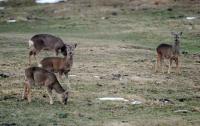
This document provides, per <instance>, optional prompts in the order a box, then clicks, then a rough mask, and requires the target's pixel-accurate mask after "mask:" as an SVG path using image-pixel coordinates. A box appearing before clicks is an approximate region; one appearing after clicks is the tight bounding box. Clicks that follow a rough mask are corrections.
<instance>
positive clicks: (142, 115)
mask: <svg viewBox="0 0 200 126" xmlns="http://www.w3.org/2000/svg"><path fill="white" fill-rule="evenodd" d="M10 1H11V2H10V3H9V4H5V3H4V4H2V5H1V4H0V5H1V6H5V9H4V10H0V72H1V73H8V74H9V75H10V77H8V78H4V77H0V125H2V126H14V125H17V126H21V125H24V126H32V125H33V126H43V125H44V126H46V125H50V126H51V125H58V126H60V125H61V126H62V125H64V126H199V124H200V78H199V77H200V33H199V30H200V19H199V18H197V19H194V20H187V19H186V17H193V16H194V17H200V9H199V8H200V3H199V2H198V0H191V1H190V0H177V1H176V2H174V1H173V0H152V1H148V0H140V1H139V0H138V1H136V0H124V1H123V2H122V1H120V0H107V1H106V0H80V1H79V0H69V1H67V2H64V3H59V4H44V5H37V4H34V3H32V2H27V0H20V2H19V3H17V6H16V3H15V2H14V0H10ZM8 19H15V20H16V22H15V23H8V22H7V20H8ZM171 31H182V32H183V36H182V38H181V51H182V52H187V54H185V55H183V54H182V55H181V74H180V75H177V74H176V73H175V69H173V70H172V73H171V74H167V66H166V67H165V71H166V73H164V74H163V73H162V72H159V73H155V72H154V64H155V60H156V52H155V48H156V46H157V45H158V44H160V43H161V42H165V43H169V44H171V43H172V42H173V38H172V36H171ZM37 33H50V34H53V35H56V36H59V37H61V38H62V39H63V40H64V41H65V42H66V43H74V42H77V43H78V47H77V48H76V50H75V55H74V65H73V68H72V71H71V72H70V74H71V75H76V76H71V77H69V81H70V87H71V88H70V89H69V83H68V80H66V79H64V80H59V81H60V83H61V84H62V86H63V87H64V88H65V89H68V90H69V92H70V97H69V102H68V104H67V105H66V106H64V105H61V104H60V103H59V102H58V100H57V99H56V97H55V98H54V100H55V102H54V105H50V104H49V98H48V95H47V93H46V92H45V90H44V89H43V88H38V87H34V88H33V90H32V103H28V102H27V101H23V100H21V95H22V91H23V82H24V69H25V68H27V67H28V40H29V39H30V38H31V37H32V36H33V35H35V34H37ZM52 55H54V54H53V53H52V52H41V53H40V55H39V59H40V60H41V59H42V58H44V57H46V56H52ZM60 56H61V55H60ZM33 65H36V62H34V64H33ZM174 68H175V67H174ZM115 75H120V76H121V77H120V78H117V77H116V76H115ZM108 96H113V97H123V98H126V99H129V100H131V99H136V100H139V101H141V102H142V104H139V105H132V104H130V102H123V101H99V100H98V99H97V98H101V97H108ZM162 99H168V100H170V101H171V102H169V103H163V102H162ZM182 110H183V111H182ZM179 111H180V112H179Z"/></svg>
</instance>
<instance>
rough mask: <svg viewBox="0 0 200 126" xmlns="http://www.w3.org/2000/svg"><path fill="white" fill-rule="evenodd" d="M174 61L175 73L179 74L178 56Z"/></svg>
mask: <svg viewBox="0 0 200 126" xmlns="http://www.w3.org/2000/svg"><path fill="white" fill-rule="evenodd" d="M175 62H176V73H177V74H180V66H179V65H180V64H179V58H177V59H176V60H175Z"/></svg>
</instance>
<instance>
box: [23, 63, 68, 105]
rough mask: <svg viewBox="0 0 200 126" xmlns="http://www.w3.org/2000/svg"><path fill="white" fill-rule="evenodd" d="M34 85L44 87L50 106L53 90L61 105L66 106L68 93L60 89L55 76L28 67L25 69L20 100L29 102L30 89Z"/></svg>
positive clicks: (40, 69) (41, 69) (45, 71)
mask: <svg viewBox="0 0 200 126" xmlns="http://www.w3.org/2000/svg"><path fill="white" fill-rule="evenodd" d="M35 84H37V85H39V86H45V87H46V89H47V92H48V96H49V98H50V104H53V98H52V90H55V92H56V93H57V95H58V98H59V100H60V102H61V103H62V104H67V100H68V92H67V91H65V90H64V89H63V88H62V86H61V85H60V83H59V82H58V80H57V78H56V76H55V74H54V73H52V72H49V71H47V70H45V69H43V68H40V67H29V68H27V69H25V83H24V92H23V95H22V99H25V98H27V99H28V102H31V87H32V86H34V85H35Z"/></svg>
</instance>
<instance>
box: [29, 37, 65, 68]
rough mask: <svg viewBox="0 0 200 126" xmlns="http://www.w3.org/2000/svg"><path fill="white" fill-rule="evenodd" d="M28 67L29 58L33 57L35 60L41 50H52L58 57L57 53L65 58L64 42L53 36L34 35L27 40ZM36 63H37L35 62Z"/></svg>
mask: <svg viewBox="0 0 200 126" xmlns="http://www.w3.org/2000/svg"><path fill="white" fill-rule="evenodd" d="M29 48H30V51H29V65H30V64H31V56H32V55H33V56H34V58H35V60H36V61H37V59H36V55H37V54H38V53H39V52H40V51H41V50H51V51H52V50H53V51H55V54H56V55H58V53H59V51H60V52H61V53H62V54H63V55H64V56H65V55H66V54H67V52H66V46H65V44H64V42H63V41H62V40H61V39H60V38H58V37H55V36H53V35H50V34H36V35H34V36H33V37H32V38H31V39H30V40H29ZM37 63H38V61H37Z"/></svg>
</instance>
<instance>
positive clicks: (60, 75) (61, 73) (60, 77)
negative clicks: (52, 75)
mask: <svg viewBox="0 0 200 126" xmlns="http://www.w3.org/2000/svg"><path fill="white" fill-rule="evenodd" d="M58 75H59V79H60V80H62V75H63V72H62V71H59V72H58Z"/></svg>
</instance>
